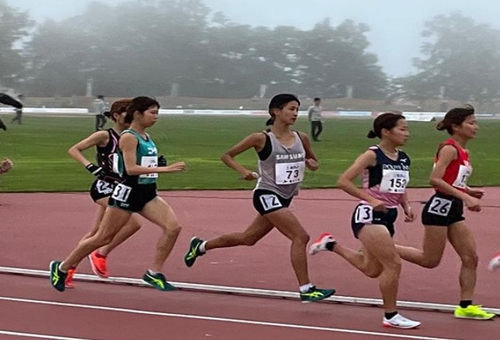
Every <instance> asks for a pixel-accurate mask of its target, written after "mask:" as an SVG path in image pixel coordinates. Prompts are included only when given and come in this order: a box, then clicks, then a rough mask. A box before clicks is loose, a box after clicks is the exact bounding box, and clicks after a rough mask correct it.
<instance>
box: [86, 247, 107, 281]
mask: <svg viewBox="0 0 500 340" xmlns="http://www.w3.org/2000/svg"><path fill="white" fill-rule="evenodd" d="M89 261H90V265H91V266H92V271H93V272H94V274H96V275H97V276H99V277H102V278H103V279H107V278H108V277H109V274H108V263H107V259H106V256H103V255H100V254H98V253H97V250H96V251H93V252H92V253H90V255H89Z"/></svg>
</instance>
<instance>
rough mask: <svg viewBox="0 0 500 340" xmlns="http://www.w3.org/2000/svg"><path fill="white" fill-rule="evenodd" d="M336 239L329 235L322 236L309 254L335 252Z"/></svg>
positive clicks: (311, 247) (310, 249)
mask: <svg viewBox="0 0 500 340" xmlns="http://www.w3.org/2000/svg"><path fill="white" fill-rule="evenodd" d="M335 243H337V241H335V239H334V238H333V236H332V235H331V234H329V233H323V234H321V235H320V236H319V237H318V239H317V240H316V241H315V242H314V243H313V244H312V245H311V246H310V247H309V254H310V255H315V254H317V253H319V252H320V251H333V247H334V246H335Z"/></svg>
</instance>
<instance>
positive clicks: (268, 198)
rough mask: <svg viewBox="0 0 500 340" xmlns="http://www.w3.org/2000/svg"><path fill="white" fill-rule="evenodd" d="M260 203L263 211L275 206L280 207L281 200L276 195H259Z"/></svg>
mask: <svg viewBox="0 0 500 340" xmlns="http://www.w3.org/2000/svg"><path fill="white" fill-rule="evenodd" d="M259 200H260V204H262V207H263V208H264V211H269V210H271V209H275V208H281V207H282V205H281V202H280V200H279V199H278V197H277V196H276V195H261V196H259Z"/></svg>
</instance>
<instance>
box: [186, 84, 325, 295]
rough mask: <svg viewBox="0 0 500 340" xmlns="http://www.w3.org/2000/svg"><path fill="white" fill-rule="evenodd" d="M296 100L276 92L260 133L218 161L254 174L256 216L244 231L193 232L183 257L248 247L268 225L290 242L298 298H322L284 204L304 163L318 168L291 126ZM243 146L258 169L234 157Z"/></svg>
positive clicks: (304, 238)
mask: <svg viewBox="0 0 500 340" xmlns="http://www.w3.org/2000/svg"><path fill="white" fill-rule="evenodd" d="M299 106H300V101H299V99H298V98H297V97H296V96H295V95H292V94H279V95H277V96H275V97H273V98H272V100H271V102H270V103H269V114H270V115H271V119H270V120H269V121H268V123H267V124H266V125H267V126H270V128H269V129H267V130H266V131H264V132H257V133H253V134H251V135H249V136H247V137H246V138H244V139H243V140H242V141H241V142H239V143H238V144H236V145H235V146H233V147H232V148H231V149H229V150H228V151H227V152H226V153H225V154H224V155H223V156H222V158H221V159H222V161H223V162H224V164H226V165H227V166H228V167H230V168H232V169H234V170H236V171H237V172H239V173H240V175H241V178H243V179H245V180H248V181H252V180H255V179H257V178H258V180H257V185H256V187H255V189H254V191H253V205H254V207H255V210H257V212H258V215H257V217H256V218H255V219H254V221H253V222H252V224H251V225H250V226H249V227H248V228H247V229H246V230H245V231H244V232H238V233H231V234H225V235H222V236H219V237H217V238H215V239H212V240H208V241H204V240H202V239H200V238H198V237H193V238H192V239H191V243H190V245H189V249H188V252H187V253H186V255H185V257H184V262H185V264H186V266H188V267H191V266H193V264H194V263H195V261H196V259H197V258H198V257H199V256H203V255H204V254H205V253H206V252H207V251H209V250H213V249H217V248H228V247H236V246H243V245H245V246H253V245H255V244H256V243H257V242H258V241H259V240H261V239H262V238H263V237H264V236H266V235H267V234H268V233H269V232H270V231H271V230H273V229H274V228H277V229H278V230H279V231H280V232H281V233H282V234H283V235H285V236H286V237H287V238H288V239H290V241H291V242H292V244H291V262H292V267H293V270H294V271H295V275H296V277H297V280H298V283H299V286H300V288H299V290H300V298H301V300H302V301H303V302H311V301H318V300H322V299H325V298H327V297H329V296H331V295H332V294H334V293H335V290H334V289H318V288H316V287H315V286H314V285H313V284H312V283H311V280H310V279H309V273H308V268H307V254H306V247H307V242H309V235H308V234H307V232H306V231H305V230H304V228H303V227H302V225H301V224H300V222H299V221H298V220H297V218H296V217H295V215H294V214H293V213H292V212H291V211H290V209H289V206H290V203H291V202H292V199H293V197H294V196H295V195H297V194H298V191H299V188H300V185H301V183H302V180H303V177H304V172H305V168H306V167H307V168H308V169H310V170H313V171H315V170H317V169H318V162H317V160H316V156H315V155H314V153H313V151H312V149H311V145H310V142H309V138H308V137H307V135H306V134H305V133H302V132H297V131H293V130H292V129H291V126H292V125H294V124H295V121H296V120H297V118H298V112H299ZM248 149H254V150H255V151H256V152H257V154H258V157H259V172H260V177H259V176H258V175H257V173H255V172H252V171H251V170H248V169H247V168H245V167H244V166H242V165H241V164H240V163H238V162H237V161H236V160H235V157H236V156H237V155H239V154H241V153H243V152H245V151H247V150H248Z"/></svg>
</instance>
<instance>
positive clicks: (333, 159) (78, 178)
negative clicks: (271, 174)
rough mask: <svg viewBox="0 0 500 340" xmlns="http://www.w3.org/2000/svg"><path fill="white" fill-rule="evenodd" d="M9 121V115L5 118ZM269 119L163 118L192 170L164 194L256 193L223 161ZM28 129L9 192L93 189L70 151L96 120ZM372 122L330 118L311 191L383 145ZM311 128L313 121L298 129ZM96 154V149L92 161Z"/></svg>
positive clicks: (9, 141) (419, 126)
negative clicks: (182, 191) (202, 191)
mask: <svg viewBox="0 0 500 340" xmlns="http://www.w3.org/2000/svg"><path fill="white" fill-rule="evenodd" d="M5 118H6V119H5V121H9V117H5ZM266 118H267V117H234V116H231V117H214V116H162V117H161V118H160V120H159V121H158V123H157V124H156V125H155V126H154V127H153V128H152V129H151V130H150V133H151V135H152V137H153V139H154V140H155V142H156V144H157V146H158V149H159V151H160V153H162V154H164V155H165V156H166V157H167V159H168V160H169V162H174V161H181V160H183V161H185V162H186V163H187V165H188V170H187V171H186V172H184V173H176V174H165V175H162V176H161V178H160V180H159V188H160V189H162V190H174V189H175V190H177V189H249V188H252V187H253V185H254V183H252V182H246V181H242V180H238V177H239V174H237V173H236V172H234V171H233V170H231V169H229V168H227V167H226V166H225V165H223V163H222V162H221V161H220V159H219V157H220V156H221V155H222V154H223V153H224V152H225V151H226V150H227V149H228V148H229V147H231V146H232V145H233V144H235V143H236V142H238V141H239V140H241V139H242V138H243V137H245V136H246V135H248V134H249V133H251V132H255V131H259V130H262V129H263V128H264V122H265V121H266ZM24 119H25V122H24V124H23V125H21V126H19V125H9V130H8V131H7V132H4V131H1V132H0V142H1V145H0V157H9V158H11V159H12V160H13V161H14V164H15V167H14V168H13V169H12V170H11V172H10V173H8V174H6V175H2V176H1V177H0V191H2V192H30V191H86V190H88V188H89V186H90V184H91V183H92V181H93V177H92V176H91V175H90V174H89V173H88V172H87V171H86V170H85V169H84V168H83V166H81V165H80V164H79V163H77V162H75V161H74V160H73V159H72V158H70V157H69V155H68V154H67V150H68V148H69V147H70V146H71V145H72V144H74V143H75V142H77V141H79V140H80V139H82V138H85V137H86V136H88V135H89V134H90V133H92V132H93V126H94V118H93V116H90V117H71V118H69V117H66V118H65V117H39V116H31V117H30V116H26V117H24ZM371 123H372V122H371V120H364V119H356V120H350V119H349V120H348V119H327V120H326V121H325V124H324V132H323V134H322V136H321V142H318V143H314V144H313V147H314V151H315V152H316V154H317V156H318V158H319V160H320V169H319V170H318V171H316V172H308V173H307V176H306V179H305V182H304V187H305V188H326V187H333V186H334V185H335V182H336V180H337V178H338V176H339V175H340V173H341V172H342V171H344V170H345V169H346V168H347V167H348V166H349V165H350V163H351V162H352V161H353V160H354V159H355V158H356V157H357V156H358V155H359V153H361V152H363V151H364V150H365V149H366V148H367V147H368V146H370V145H371V144H372V143H374V142H375V143H376V141H375V140H370V139H367V138H366V133H367V132H368V130H369V129H370V127H371ZM434 125H435V123H425V122H411V123H410V130H411V137H410V141H409V142H408V144H407V146H405V148H404V149H405V151H407V152H408V153H409V155H410V157H411V159H412V166H411V182H410V186H412V187H422V186H427V180H428V176H429V173H430V169H431V167H432V161H433V157H434V153H435V150H436V146H437V145H438V143H439V142H440V141H441V140H443V139H445V138H446V137H447V134H446V133H445V132H439V131H437V130H435V129H434ZM296 128H297V129H298V130H302V131H305V132H308V131H309V124H308V122H307V121H306V119H305V118H303V117H301V120H300V121H299V122H298V123H297V124H296ZM499 132H500V121H493V120H483V121H480V131H479V134H478V137H477V139H475V140H474V141H472V142H471V143H470V145H469V147H470V151H471V160H472V164H473V166H474V173H473V175H472V177H471V180H470V184H471V185H479V186H492V185H500V169H499V167H500V153H499V152H498V145H499V144H500V133H499ZM93 154H94V151H93V150H88V153H87V155H88V157H89V159H92V160H93V159H94V156H93ZM238 160H239V161H241V163H242V164H244V165H245V166H247V167H248V168H249V169H256V165H257V157H256V155H255V152H253V151H251V150H249V151H248V152H247V153H245V154H242V155H240V156H239V158H238Z"/></svg>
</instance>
